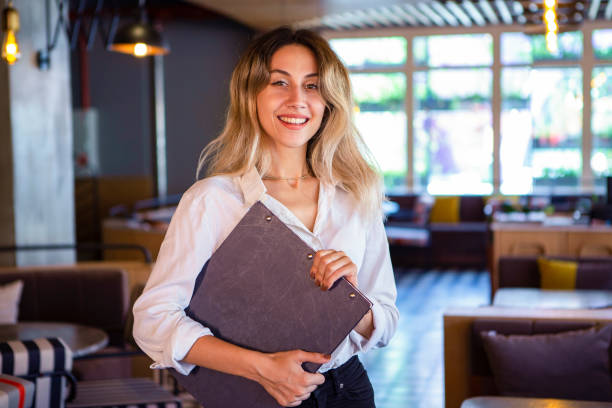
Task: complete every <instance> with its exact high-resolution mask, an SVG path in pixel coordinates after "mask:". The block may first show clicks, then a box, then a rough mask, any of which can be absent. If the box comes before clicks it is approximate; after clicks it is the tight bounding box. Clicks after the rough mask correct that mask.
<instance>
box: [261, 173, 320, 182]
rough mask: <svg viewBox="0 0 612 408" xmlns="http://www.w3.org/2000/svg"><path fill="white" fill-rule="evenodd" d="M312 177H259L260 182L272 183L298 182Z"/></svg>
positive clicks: (307, 175)
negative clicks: (270, 181)
mask: <svg viewBox="0 0 612 408" xmlns="http://www.w3.org/2000/svg"><path fill="white" fill-rule="evenodd" d="M310 177H312V176H311V175H310V174H304V175H302V176H299V177H274V176H266V175H264V176H261V179H262V180H273V181H298V180H304V179H307V178H310Z"/></svg>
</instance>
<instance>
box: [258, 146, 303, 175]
mask: <svg viewBox="0 0 612 408" xmlns="http://www.w3.org/2000/svg"><path fill="white" fill-rule="evenodd" d="M271 154H272V162H271V163H270V168H269V169H268V171H267V172H266V175H267V176H271V177H280V178H288V179H297V178H301V177H302V176H304V175H307V174H308V166H307V164H306V150H305V149H291V150H285V151H283V152H279V151H278V150H273V151H272V152H271Z"/></svg>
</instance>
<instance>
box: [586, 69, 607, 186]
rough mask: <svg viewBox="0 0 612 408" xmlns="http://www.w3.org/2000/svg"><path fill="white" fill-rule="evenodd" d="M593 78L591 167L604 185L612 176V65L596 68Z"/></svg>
mask: <svg viewBox="0 0 612 408" xmlns="http://www.w3.org/2000/svg"><path fill="white" fill-rule="evenodd" d="M592 78H593V79H592V80H591V96H592V100H593V102H592V105H593V106H592V111H593V115H592V120H591V132H592V134H593V151H592V155H591V168H592V170H593V174H594V176H595V180H596V181H595V183H596V184H598V185H601V186H603V185H604V177H605V176H612V170H611V169H612V66H606V67H598V68H595V69H594V70H593V76H592Z"/></svg>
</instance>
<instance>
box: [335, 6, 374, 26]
mask: <svg viewBox="0 0 612 408" xmlns="http://www.w3.org/2000/svg"><path fill="white" fill-rule="evenodd" d="M344 15H349V16H351V17H352V18H357V19H358V21H359V22H360V23H362V24H365V25H366V26H370V27H378V26H379V25H382V24H380V23H379V22H377V21H374V20H372V17H371V16H369V15H368V14H367V13H366V12H365V11H363V10H354V11H351V12H348V13H345V14H344Z"/></svg>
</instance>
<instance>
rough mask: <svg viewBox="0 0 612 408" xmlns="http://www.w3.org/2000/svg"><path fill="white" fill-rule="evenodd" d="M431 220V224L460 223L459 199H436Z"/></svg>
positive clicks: (453, 197)
mask: <svg viewBox="0 0 612 408" xmlns="http://www.w3.org/2000/svg"><path fill="white" fill-rule="evenodd" d="M429 219H430V221H431V222H459V197H456V196H449V197H436V201H435V202H434V205H433V207H432V208H431V214H430V216H429Z"/></svg>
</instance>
